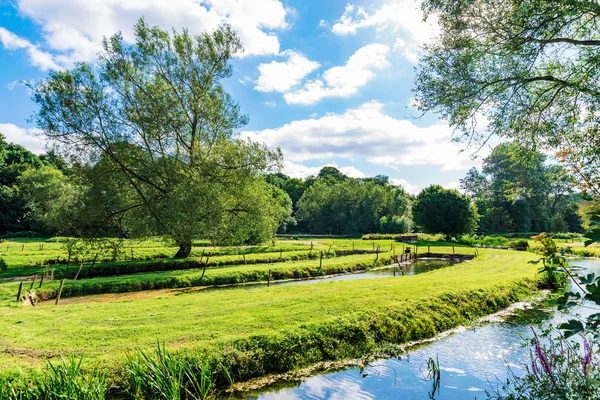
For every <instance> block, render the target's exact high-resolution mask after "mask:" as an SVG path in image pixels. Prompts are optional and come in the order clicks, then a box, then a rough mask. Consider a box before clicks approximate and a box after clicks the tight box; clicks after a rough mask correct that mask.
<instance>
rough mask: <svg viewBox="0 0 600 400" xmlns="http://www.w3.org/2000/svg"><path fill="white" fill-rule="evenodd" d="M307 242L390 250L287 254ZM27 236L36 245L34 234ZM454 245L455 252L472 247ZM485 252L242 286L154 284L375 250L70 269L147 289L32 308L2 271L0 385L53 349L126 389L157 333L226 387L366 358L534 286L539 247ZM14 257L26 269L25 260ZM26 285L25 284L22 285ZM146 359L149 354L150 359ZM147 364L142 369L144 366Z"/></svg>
mask: <svg viewBox="0 0 600 400" xmlns="http://www.w3.org/2000/svg"><path fill="white" fill-rule="evenodd" d="M311 241H312V242H313V245H314V246H313V247H314V248H313V251H315V252H317V251H318V252H320V251H321V250H323V251H328V250H332V251H333V250H351V249H352V248H354V249H355V250H356V249H363V250H372V249H373V246H374V245H375V246H380V247H381V251H382V253H381V254H379V258H378V261H379V262H384V261H386V260H389V257H390V255H391V254H392V253H391V252H390V249H391V245H392V243H391V241H373V242H370V241H360V240H352V239H325V238H315V239H314V240H311V239H303V240H300V241H294V242H296V244H297V245H299V246H305V247H304V248H303V250H302V251H283V253H282V254H283V255H284V256H291V255H294V254H300V253H303V254H304V253H306V252H307V250H306V249H307V248H308V249H309V248H310V247H311V246H310V242H311ZM288 242H291V241H287V240H286V241H279V242H278V243H277V246H278V247H280V248H282V249H283V248H289V246H291V245H290V244H289V243H288ZM27 243H29V244H30V245H32V246H34V245H36V244H38V245H39V242H36V241H29V242H27ZM53 244H56V243H53ZM306 246H308V247H306ZM330 246H331V247H330ZM427 246H432V247H435V249H434V248H432V249H431V251H432V252H436V253H451V252H452V251H453V249H452V245H451V244H450V245H449V244H448V243H444V242H439V241H431V242H420V243H419V253H423V252H426V251H427ZM267 247H270V246H267ZM454 247H455V249H454V250H455V252H456V253H468V254H472V252H473V251H474V250H473V249H470V248H461V246H458V245H454ZM205 249H206V250H208V249H209V248H205ZM210 249H212V248H210ZM240 249H242V248H216V249H213V250H216V251H220V252H221V253H220V254H223V255H220V256H213V257H211V260H212V259H215V260H221V261H227V260H239V259H240V255H239V251H240ZM45 250H46V246H44V251H45ZM263 250H265V251H263ZM263 250H257V251H259V252H255V253H253V254H248V255H247V259H248V260H250V259H257V260H258V259H261V258H264V257H269V255H270V254H272V255H273V257H274V258H278V257H279V254H273V253H271V252H267V251H266V249H263ZM49 251H56V249H52V248H51V249H50V250H49ZM394 251H395V252H396V253H397V254H399V253H400V252H401V251H402V244H399V243H396V244H395V249H394ZM228 252H232V253H234V254H228ZM235 252H238V253H235ZM479 253H480V257H478V258H476V259H475V260H473V261H470V262H466V263H461V264H457V265H454V266H452V267H448V268H443V269H440V270H436V271H432V272H429V273H424V274H420V275H415V276H402V277H400V276H398V277H395V278H394V277H390V278H381V279H357V280H352V281H338V282H328V283H325V282H321V283H315V284H310V285H286V286H277V285H274V286H271V287H266V286H251V287H237V288H229V289H217V290H211V291H190V292H189V293H185V292H179V294H177V295H174V294H173V293H169V292H166V291H151V290H149V289H158V288H173V287H188V286H194V285H199V284H202V285H208V284H219V283H236V282H252V281H260V280H266V277H267V275H268V271H269V269H270V270H271V276H272V279H273V280H275V279H284V278H287V277H306V276H314V275H322V274H325V273H331V272H341V271H351V270H353V269H357V268H358V269H360V268H368V267H370V266H372V265H373V262H374V260H375V257H376V256H375V255H374V254H366V255H348V256H343V257H334V258H326V259H324V260H323V268H321V269H319V260H318V259H317V260H301V261H285V262H280V263H262V264H248V265H223V264H219V265H220V266H218V267H216V266H215V267H210V268H207V270H206V272H205V275H204V277H203V279H202V280H200V277H201V276H202V270H201V269H198V268H194V269H184V270H174V271H157V272H147V273H138V274H132V275H120V276H112V277H100V278H92V279H81V280H78V281H72V280H67V281H66V283H65V289H64V293H63V297H65V298H67V297H69V296H73V295H78V294H93V293H117V292H134V291H138V290H142V289H146V291H145V292H139V293H130V294H126V295H107V296H103V297H98V296H89V297H85V298H80V299H75V300H71V301H65V304H61V305H59V306H55V305H54V302H53V301H51V302H45V303H41V304H38V306H36V307H21V306H18V305H17V304H16V303H15V302H14V297H15V295H16V291H17V288H18V284H19V282H18V281H0V310H1V313H2V318H1V319H0V331H1V332H2V335H0V386H2V383H1V380H2V379H1V378H2V377H11V376H18V375H19V374H21V373H31V372H35V371H41V370H42V369H43V368H44V367H45V363H46V360H47V359H49V360H51V361H53V362H58V364H60V362H61V361H60V360H61V359H60V355H64V356H69V357H70V356H77V357H79V355H83V357H84V363H83V368H84V372H83V374H84V375H85V374H86V373H87V372H86V371H100V372H101V373H102V374H103V375H102V376H104V375H106V376H107V380H108V381H109V386H110V385H113V384H117V386H118V387H120V388H121V389H118V390H117V389H115V390H117V392H119V390H121V391H123V390H126V389H125V388H126V387H127V385H130V384H132V383H131V379H130V378H131V377H128V376H127V373H126V372H124V371H126V370H127V369H128V368H130V367H127V365H129V364H128V363H130V362H131V358H128V356H130V357H133V356H135V355H136V354H141V353H137V350H136V349H140V350H141V351H143V352H144V354H151V353H152V351H153V349H156V344H157V342H158V343H164V344H165V345H166V351H168V352H169V353H168V354H167V353H164V354H163V355H162V356H163V357H164V359H165V360H167V359H168V360H171V361H169V362H170V363H171V362H172V364H173V365H176V366H177V365H183V366H185V365H201V366H202V368H201V370H202V373H203V374H208V375H207V376H210V379H211V380H210V382H209V381H206V376H204V375H203V376H200V377H201V378H202V379H204V380H203V381H202V385H201V386H202V387H210V388H213V387H221V388H222V387H224V386H227V385H228V384H229V380H228V379H229V377H231V378H233V379H234V380H236V381H239V380H245V379H249V378H252V377H257V376H263V375H265V374H270V373H278V372H285V371H289V370H290V369H295V368H300V367H303V366H308V365H310V364H312V363H315V362H318V361H324V360H339V359H344V358H351V357H361V356H363V355H365V354H366V353H369V352H372V351H374V350H375V349H377V348H379V347H380V346H387V345H388V344H390V343H392V344H398V343H405V342H408V341H412V340H418V339H423V338H428V337H431V336H433V335H435V334H437V333H439V332H441V331H444V330H447V329H450V328H452V327H455V326H457V325H459V324H467V323H469V322H470V321H472V320H473V319H474V318H477V317H480V316H483V315H485V314H488V313H491V312H495V311H497V310H498V309H501V308H503V307H506V306H508V305H509V304H510V303H512V302H515V301H518V300H520V299H522V298H524V297H526V296H528V295H530V294H531V293H532V292H533V291H535V290H536V287H537V286H536V285H537V283H536V280H537V279H538V278H537V267H536V266H535V265H531V264H528V261H529V260H532V259H536V258H537V257H536V256H535V255H534V254H531V253H529V252H516V251H508V250H493V249H480V250H479ZM22 265H26V263H25V264H22ZM116 265H118V264H116ZM18 268H19V270H21V271H25V270H27V268H29V267H25V266H21V267H18ZM31 268H33V267H31ZM38 268H40V267H38ZM58 268H64V266H58ZM36 286H37V285H36ZM57 286H58V282H57V281H51V282H47V283H46V284H45V285H44V288H43V291H44V292H45V293H46V294H47V295H48V296H49V297H52V293H53V291H54V290H55V289H56V287H57ZM28 288H29V284H28V283H26V284H25V289H28ZM169 357H174V358H169ZM184 359H185V360H187V361H185V362H184V361H183V360H184ZM186 363H187V364H186ZM190 363H191V364H190ZM147 365H148V366H150V367H151V366H152V365H153V364H152V363H151V362H150V361H148V363H147ZM150 367H149V368H150ZM94 368H96V369H94ZM139 368H140V371H141V370H143V369H144V368H146V366H145V365H140V366H139ZM177 368H179V367H177ZM182 368H183V367H182ZM159 372H160V371H157V373H159ZM163 372H164V373H168V371H163ZM163 372H160V373H161V374H162V373H163ZM77 373H79V372H77ZM77 373H75V372H74V374H77ZM141 376H142V378H141V379H142V380H143V379H144V378H143V374H142V375H141ZM155 377H156V376H155ZM77 379H80V378H77ZM81 379H83V380H82V381H81V382H87V381H86V380H85V379H84V378H81ZM140 382H141V381H140ZM138 384H139V382H138ZM207 385H208V386H207ZM127 390H137V389H135V388H133V389H132V388H131V387H129V388H128V389H127ZM140 390H141V389H140ZM144 390H145V389H144Z"/></svg>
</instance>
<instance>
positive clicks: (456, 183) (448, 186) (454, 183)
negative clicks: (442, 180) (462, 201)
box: [444, 181, 462, 192]
mask: <svg viewBox="0 0 600 400" xmlns="http://www.w3.org/2000/svg"><path fill="white" fill-rule="evenodd" d="M444 187H445V188H446V189H455V190H458V191H459V192H462V190H461V188H460V182H459V181H450V182H448V183H446V184H445V185H444Z"/></svg>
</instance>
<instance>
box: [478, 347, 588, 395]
mask: <svg viewBox="0 0 600 400" xmlns="http://www.w3.org/2000/svg"><path fill="white" fill-rule="evenodd" d="M545 339H547V340H545V341H544V343H542V342H541V340H540V339H538V337H537V336H536V337H534V338H533V339H531V343H530V345H531V348H532V351H531V356H530V357H531V362H530V364H529V365H526V366H525V367H526V372H525V375H524V376H519V375H517V374H515V373H514V372H513V371H512V370H511V371H509V372H510V373H509V378H508V380H507V382H506V383H504V384H503V385H502V389H501V390H496V392H495V393H493V394H491V396H490V398H493V399H498V400H500V399H502V400H526V399H536V400H554V399H574V400H575V399H577V400H579V399H581V400H592V399H596V398H597V397H598V393H599V392H600V366H599V365H598V360H597V353H596V351H595V350H594V349H593V346H592V345H591V344H590V343H589V342H587V341H584V343H583V349H581V346H580V345H579V344H577V343H575V344H574V343H572V342H570V341H568V340H564V339H559V340H555V339H553V338H552V337H548V338H545ZM488 395H490V393H488Z"/></svg>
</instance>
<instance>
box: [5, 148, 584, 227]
mask: <svg viewBox="0 0 600 400" xmlns="http://www.w3.org/2000/svg"><path fill="white" fill-rule="evenodd" d="M94 168H97V167H94ZM98 176H99V174H91V173H90V167H89V166H81V165H77V164H76V163H73V162H66V161H65V160H64V159H63V158H61V156H59V155H57V154H56V153H54V152H52V151H51V152H48V153H46V154H43V155H40V156H37V155H35V154H33V153H31V152H30V151H28V150H26V149H25V148H23V147H22V146H19V145H16V144H12V143H8V142H6V140H4V138H3V137H2V136H0V236H2V235H16V236H40V235H54V234H57V233H65V232H64V230H62V231H61V232H58V231H57V229H56V228H55V227H56V226H63V227H68V226H70V225H73V224H76V223H77V221H76V218H75V217H77V215H75V210H74V209H70V210H65V209H64V208H65V207H64V206H63V205H62V204H63V203H62V202H63V201H64V198H65V196H67V197H68V196H71V197H74V196H75V197H76V196H80V194H79V193H78V188H81V187H85V188H88V189H86V190H87V192H86V194H85V196H84V197H87V198H88V200H89V198H90V196H91V197H95V198H93V199H92V201H91V203H90V202H89V201H88V200H86V202H85V205H84V206H82V207H83V212H82V213H83V214H85V215H92V216H94V218H92V219H91V220H89V221H83V225H85V226H83V228H82V226H81V225H82V224H81V223H80V224H79V226H73V232H72V233H73V234H76V233H77V232H76V230H77V229H85V234H86V235H88V236H107V235H116V236H119V235H126V234H127V232H123V231H122V226H120V225H116V224H114V221H113V222H111V221H109V220H108V219H106V218H104V216H105V215H107V214H108V213H110V212H111V207H112V206H113V203H114V199H115V198H116V197H117V195H119V193H118V191H117V192H115V194H114V195H112V196H107V193H106V190H108V189H106V187H105V188H104V189H103V187H104V186H103V184H102V180H101V179H99V178H98ZM86 180H87V181H86ZM265 180H266V183H268V184H269V186H270V187H272V188H273V190H277V192H273V193H274V194H273V195H274V196H275V195H276V196H278V197H279V198H280V200H278V202H279V203H281V204H285V203H286V202H289V204H288V205H287V206H286V208H289V209H290V211H289V212H290V213H291V215H289V216H287V217H285V218H283V219H282V224H281V225H280V227H279V233H299V232H301V233H306V234H327V235H359V234H367V233H408V232H413V231H419V232H427V233H443V234H446V235H447V236H457V235H460V234H471V233H478V234H486V235H490V234H503V235H505V236H510V235H511V233H514V232H542V231H548V232H583V231H584V228H583V221H582V218H581V216H580V215H579V212H580V210H579V209H580V206H581V205H582V204H583V201H582V200H581V199H580V198H579V196H578V195H577V194H576V193H574V192H573V189H572V188H573V187H574V182H573V180H572V178H571V177H570V176H568V174H567V173H566V172H565V171H564V170H563V169H562V168H561V167H560V166H558V165H552V164H551V165H547V163H546V158H545V156H544V155H542V154H541V153H537V152H528V153H525V154H524V153H523V151H522V150H521V149H520V148H518V147H517V146H515V145H512V144H501V145H499V146H497V147H496V148H495V149H494V151H493V152H492V154H491V155H490V156H489V157H487V158H486V159H485V160H484V163H483V169H482V172H479V171H478V170H477V169H475V168H473V169H471V170H470V171H469V172H468V174H467V176H466V177H465V178H464V179H461V187H462V191H463V192H464V193H466V195H464V194H460V193H458V192H456V191H453V190H447V189H443V188H441V187H439V186H431V187H429V188H426V189H424V190H423V191H422V192H421V194H419V196H411V195H410V194H408V193H407V192H406V191H405V190H404V189H403V188H402V187H400V186H398V185H394V184H392V183H391V181H390V179H389V177H387V176H385V175H377V176H375V177H370V178H351V177H349V176H347V175H344V174H343V173H341V172H340V171H339V170H338V169H337V168H334V167H324V168H322V169H321V171H320V172H319V173H318V174H317V175H316V176H309V177H307V178H306V179H299V178H292V177H289V176H287V175H285V174H283V173H273V174H268V175H265ZM84 181H85V182H84ZM90 187H92V188H94V187H97V188H98V190H97V191H98V193H100V194H101V195H99V196H96V195H95V191H94V190H89V188H90ZM111 189H113V190H114V188H111ZM69 193H72V195H69ZM282 196H283V197H282ZM284 197H285V198H284ZM288 197H289V198H288ZM111 202H112V203H111ZM467 203H470V204H471V205H472V206H467V205H468V204H467ZM71 204H76V202H72V203H71ZM448 210H450V211H448ZM71 214H73V215H71ZM450 217H453V219H451V218H450ZM415 221H416V222H415ZM465 221H467V222H468V223H465ZM66 233H69V232H66Z"/></svg>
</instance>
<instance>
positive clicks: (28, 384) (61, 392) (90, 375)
mask: <svg viewBox="0 0 600 400" xmlns="http://www.w3.org/2000/svg"><path fill="white" fill-rule="evenodd" d="M82 361H83V356H81V357H79V358H76V357H70V358H68V359H65V358H64V357H61V361H60V362H59V363H58V364H52V363H48V365H47V367H46V370H45V372H44V373H42V374H36V375H33V376H31V378H30V379H29V380H26V379H13V380H0V399H2V400H34V399H35V400H37V399H44V400H104V399H106V392H107V384H106V377H105V375H104V373H103V372H100V371H99V370H97V369H94V370H92V371H87V372H86V371H83V370H82V368H81V364H82Z"/></svg>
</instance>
